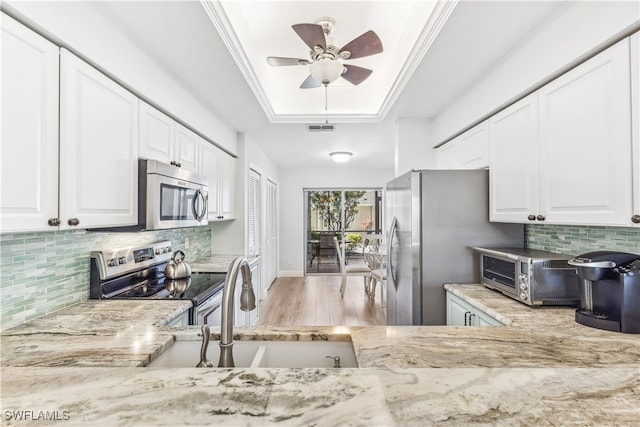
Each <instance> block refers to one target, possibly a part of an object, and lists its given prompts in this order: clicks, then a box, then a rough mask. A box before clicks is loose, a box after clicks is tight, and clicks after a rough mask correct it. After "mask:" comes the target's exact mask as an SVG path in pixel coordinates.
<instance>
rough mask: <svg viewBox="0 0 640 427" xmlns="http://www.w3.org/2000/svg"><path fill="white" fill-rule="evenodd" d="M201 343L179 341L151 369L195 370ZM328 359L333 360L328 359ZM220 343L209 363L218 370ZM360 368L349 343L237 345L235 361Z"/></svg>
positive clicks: (254, 364)
mask: <svg viewBox="0 0 640 427" xmlns="http://www.w3.org/2000/svg"><path fill="white" fill-rule="evenodd" d="M201 344H202V341H201V340H188V339H186V340H182V339H180V340H176V341H175V342H174V343H173V345H172V346H171V347H169V348H168V349H167V350H165V351H164V352H163V353H162V354H160V356H158V357H157V358H156V359H154V360H153V361H151V363H150V364H149V365H148V366H149V367H151V368H193V367H195V366H196V365H197V364H198V362H199V361H200V347H201ZM327 356H331V358H328V357H327ZM219 357H220V345H219V341H211V342H210V343H209V348H208V351H207V359H208V360H209V361H210V362H212V363H213V365H214V366H218V359H219ZM333 357H339V358H340V367H342V368H357V367H358V363H357V362H356V356H355V352H354V350H353V345H352V344H351V342H349V341H234V344H233V360H234V361H235V365H236V367H238V368H242V367H246V368H249V367H251V368H333V367H334V360H333V359H332V358H333Z"/></svg>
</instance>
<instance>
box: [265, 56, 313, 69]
mask: <svg viewBox="0 0 640 427" xmlns="http://www.w3.org/2000/svg"><path fill="white" fill-rule="evenodd" d="M267 63H268V64H269V65H273V66H274V67H280V66H285V65H309V64H310V61H307V60H306V59H300V58H283V57H281V56H269V57H267Z"/></svg>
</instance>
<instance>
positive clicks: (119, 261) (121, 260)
mask: <svg viewBox="0 0 640 427" xmlns="http://www.w3.org/2000/svg"><path fill="white" fill-rule="evenodd" d="M118 263H119V264H120V265H122V264H126V263H127V258H126V257H123V256H121V257H120V258H118Z"/></svg>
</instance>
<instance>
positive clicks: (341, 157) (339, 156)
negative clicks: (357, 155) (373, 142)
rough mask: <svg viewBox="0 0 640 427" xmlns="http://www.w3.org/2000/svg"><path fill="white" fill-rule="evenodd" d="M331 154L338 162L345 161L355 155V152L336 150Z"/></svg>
mask: <svg viewBox="0 0 640 427" xmlns="http://www.w3.org/2000/svg"><path fill="white" fill-rule="evenodd" d="M329 156H331V158H332V159H333V161H334V162H336V163H344V162H346V161H347V160H349V159H350V158H351V156H353V153H350V152H348V151H334V152H333V153H329Z"/></svg>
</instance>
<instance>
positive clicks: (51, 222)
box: [47, 218, 60, 227]
mask: <svg viewBox="0 0 640 427" xmlns="http://www.w3.org/2000/svg"><path fill="white" fill-rule="evenodd" d="M47 224H49V225H50V226H52V227H57V226H59V225H60V218H49V221H47Z"/></svg>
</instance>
